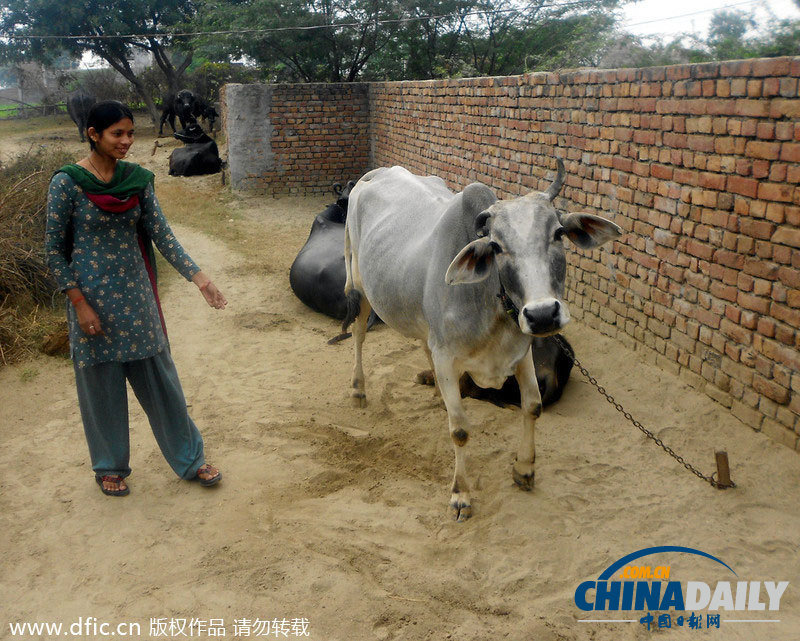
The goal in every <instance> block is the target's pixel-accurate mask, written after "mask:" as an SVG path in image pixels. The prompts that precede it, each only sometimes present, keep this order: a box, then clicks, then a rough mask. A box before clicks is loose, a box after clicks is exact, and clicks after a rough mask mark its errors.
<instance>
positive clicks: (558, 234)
mask: <svg viewBox="0 0 800 641" xmlns="http://www.w3.org/2000/svg"><path fill="white" fill-rule="evenodd" d="M564 233H565V231H564V228H563V227H558V228H556V231H555V232H554V233H553V240H561V239H562V238H563V236H564Z"/></svg>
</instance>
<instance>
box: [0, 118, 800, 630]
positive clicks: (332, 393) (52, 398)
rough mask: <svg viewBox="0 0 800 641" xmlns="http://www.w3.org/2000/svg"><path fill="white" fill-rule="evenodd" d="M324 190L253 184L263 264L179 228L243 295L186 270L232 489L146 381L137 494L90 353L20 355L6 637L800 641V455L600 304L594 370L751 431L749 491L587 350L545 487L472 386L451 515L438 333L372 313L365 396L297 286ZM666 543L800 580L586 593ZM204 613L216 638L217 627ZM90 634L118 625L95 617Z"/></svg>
mask: <svg viewBox="0 0 800 641" xmlns="http://www.w3.org/2000/svg"><path fill="white" fill-rule="evenodd" d="M61 131H64V132H67V133H65V134H64V135H65V137H67V138H68V137H69V131H70V130H69V129H68V128H66V126H64V127H62V128H61ZM8 144H9V143H8V141H4V142H3V146H4V151H5V152H7V151H8V149H9V147H8V146H7V145H8ZM70 144H72V143H70ZM139 145H140V146H139V147H138V150H139V151H138V154H139V155H138V156H137V155H136V154H134V156H133V159H134V160H137V161H140V162H143V163H145V164H148V165H149V166H151V167H153V168H155V169H157V170H158V172H159V180H160V181H162V180H164V181H168V180H181V179H169V178H164V177H163V176H164V173H165V171H166V169H165V168H166V164H165V163H166V155H167V151H166V150H164V149H162V150H159V152H158V153H157V154H156V155H155V156H153V157H150V156H149V154H150V150H151V149H152V138H151V139H150V140H149V142H148V140H147V138H146V137H145V140H144V141H140V143H139ZM183 180H186V179H183ZM191 180H197V181H201V182H199V183H198V184H205V185H207V184H209V183H208V181H210V180H211V179H209V178H205V179H191ZM202 181H206V182H205V183H203V182H202ZM323 202H324V201H322V200H319V199H308V200H304V199H285V200H273V199H268V198H264V199H257V198H247V199H242V200H240V201H236V202H235V203H234V205H233V206H232V207H233V209H232V211H235V215H236V218H237V220H239V221H242V220H244V221H246V224H247V225H249V226H250V228H251V229H252V231H253V236H252V237H251V238H250V239H249V240H248V242H257V243H260V244H261V245H260V246H261V247H262V248H263V251H262V252H261V254H260V255H261V260H260V261H259V264H258V265H256V266H255V268H254V267H253V265H252V264H250V265H247V264H246V261H245V260H244V258H243V257H242V255H241V254H240V253H239V248H237V247H232V246H225V245H223V244H222V243H220V242H219V241H215V240H214V239H213V238H210V237H209V236H208V235H206V234H204V233H203V232H201V231H199V230H196V229H192V228H190V227H188V226H185V225H174V227H175V230H176V232H177V234H178V237H179V238H180V239H181V241H182V242H183V244H184V246H185V247H186V248H187V249H188V251H189V253H190V254H191V255H192V256H193V257H194V258H195V260H196V261H197V262H198V263H199V264H200V265H201V266H202V267H203V268H204V269H205V270H206V271H207V272H209V273H210V274H211V275H212V276H213V277H214V279H215V281H216V282H217V283H218V284H219V286H220V287H221V289H222V290H223V291H224V292H225V294H226V295H227V297H228V300H229V302H230V305H229V307H228V309H227V310H225V311H223V312H218V311H215V310H212V309H210V308H209V307H207V306H206V305H205V303H204V301H203V300H202V298H201V297H200V295H199V294H198V293H197V292H196V290H195V289H194V287H192V286H190V285H188V284H186V283H184V282H182V281H172V283H171V284H170V286H169V287H168V288H167V290H166V291H165V292H164V296H163V298H164V309H165V315H166V320H167V325H168V328H169V329H170V336H171V340H172V347H173V355H174V359H175V362H176V363H177V366H178V370H179V372H180V374H181V377H182V381H183V385H184V390H185V392H186V396H187V399H188V402H189V403H190V405H191V407H190V411H191V414H192V416H193V417H194V419H195V422H196V423H197V424H198V426H199V427H200V429H201V431H202V432H203V434H204V437H205V441H206V451H207V456H208V458H209V460H210V461H211V462H213V463H214V464H216V465H218V466H219V467H220V468H221V469H222V470H223V472H224V475H225V478H224V480H223V482H222V483H221V484H220V486H218V487H216V488H213V489H210V490H209V489H205V488H202V487H200V486H198V485H196V484H192V483H187V482H185V481H180V480H179V479H177V478H175V477H174V475H172V473H171V471H170V469H169V468H168V466H167V464H166V463H165V461H164V460H163V458H162V457H161V455H160V453H159V452H158V450H157V447H156V445H155V442H154V439H153V438H152V436H151V434H150V431H149V427H148V425H147V423H146V420H145V418H144V416H143V414H142V412H141V410H140V409H139V408H138V406H137V405H136V402H135V400H134V399H133V397H132V396H131V403H130V405H131V442H132V467H133V470H134V471H133V474H132V475H131V477H130V479H129V482H130V486H131V494H130V496H128V497H126V498H124V499H116V498H109V497H105V496H103V495H102V494H101V493H100V492H99V490H98V488H97V486H96V485H95V483H94V480H93V479H92V473H91V467H90V463H89V460H88V454H87V450H86V445H85V442H84V438H83V433H82V428H81V422H80V416H79V413H78V408H77V401H76V393H75V388H74V380H73V374H72V369H71V365H70V363H69V362H68V361H65V360H63V359H57V358H48V357H41V358H38V359H34V360H32V361H29V362H26V363H23V364H20V365H17V366H12V367H6V368H3V369H2V370H0V407H1V408H2V410H1V411H0V514H1V515H2V516H0V518H2V528H3V533H4V536H3V537H2V539H0V570H1V571H0V586H2V599H0V625H1V626H2V627H0V638H3V639H5V638H11V634H10V628H9V625H8V624H9V623H10V622H11V623H20V622H35V621H41V622H56V623H57V622H60V623H62V624H63V625H64V630H65V631H67V630H68V629H69V626H70V625H72V624H74V623H76V622H78V621H81V620H82V621H84V622H85V621H86V620H87V617H96V619H97V620H98V621H99V622H101V623H102V622H106V623H110V624H111V625H112V626H113V627H112V628H111V629H112V630H113V629H114V628H115V627H116V626H117V625H119V624H126V623H138V624H139V625H140V626H141V634H140V635H136V636H134V637H129V638H141V639H158V638H161V639H163V638H183V637H181V636H180V634H179V628H173V629H172V630H171V631H159V630H158V629H155V630H153V629H151V620H153V619H159V618H162V619H163V620H164V621H165V622H169V621H170V620H172V622H173V624H174V625H177V626H180V625H181V621H182V620H185V621H186V623H187V627H186V628H184V629H183V634H184V637H188V636H189V628H188V622H189V621H190V620H191V619H197V620H200V621H203V622H206V624H207V623H208V622H209V621H210V620H212V619H217V620H221V621H222V627H223V629H224V630H225V633H226V637H228V638H249V637H248V635H247V634H246V632H247V631H248V628H247V627H246V626H244V625H243V624H242V620H244V619H247V620H250V621H251V622H253V621H255V620H256V619H260V620H262V621H263V620H269V621H272V620H273V619H278V620H281V619H286V620H287V622H289V624H291V622H293V621H294V622H297V621H298V620H302V619H305V620H306V621H307V622H308V627H307V636H305V637H300V636H298V635H299V634H300V632H299V628H293V627H291V626H290V627H287V628H286V636H284V635H282V634H278V636H276V635H275V634H274V633H273V631H274V627H273V628H271V631H270V637H271V638H273V639H274V638H309V639H313V640H315V641H350V640H353V641H360V640H372V639H377V640H381V639H392V640H395V639H396V640H401V639H402V640H405V639H408V640H417V639H419V640H422V639H431V640H439V639H457V640H462V639H463V640H478V639H480V640H485V639H509V640H520V641H521V640H531V639H536V640H550V639H597V640H611V639H640V638H647V637H648V636H649V635H650V634H659V636H660V637H661V636H662V635H664V636H668V637H669V638H678V639H682V638H693V639H694V638H697V636H698V634H704V635H706V634H707V635H708V636H709V637H710V636H711V635H716V636H715V638H724V639H770V640H771V639H775V640H783V639H787V640H788V639H797V638H800V632H798V630H800V592H799V590H800V563H798V552H799V551H800V550H799V546H798V538H799V537H800V535H799V534H798V533H800V509H798V508H800V501H798V481H800V458H798V456H797V455H796V454H795V453H793V452H791V451H789V450H788V449H787V448H785V447H782V446H780V445H778V444H776V443H774V442H772V441H770V440H769V439H768V438H766V437H765V436H763V435H761V434H758V433H754V432H753V431H752V430H750V429H749V428H748V427H746V426H744V425H743V424H741V423H739V422H738V421H737V420H736V419H735V418H733V417H732V416H731V415H730V414H729V413H728V412H727V410H725V409H724V408H723V407H722V406H720V405H718V404H716V403H714V402H713V401H712V400H710V399H709V398H708V397H706V396H704V395H702V394H700V393H698V392H696V391H695V390H693V389H692V388H690V387H688V386H687V385H686V384H685V383H684V382H683V381H682V380H681V379H679V378H677V377H676V376H674V375H673V374H671V373H668V372H664V371H661V370H659V369H657V368H656V367H654V366H653V365H651V364H649V363H648V362H646V360H645V359H643V358H642V355H641V354H640V353H638V352H636V351H632V350H630V349H628V348H626V347H624V346H622V345H620V344H619V343H618V342H616V341H615V340H612V339H611V338H609V337H607V336H604V335H602V334H600V333H598V332H597V331H595V330H592V329H590V328H588V327H587V326H585V325H583V324H581V323H580V322H578V321H576V322H573V323H572V324H571V325H570V326H569V327H568V329H567V331H566V335H567V337H568V338H569V340H570V341H571V342H572V344H573V346H574V347H575V350H576V353H577V355H578V356H579V358H581V360H582V361H583V362H584V364H585V365H586V367H587V368H588V369H589V370H590V371H591V372H592V374H593V375H594V376H596V377H597V378H598V379H599V380H600V381H601V383H603V384H605V385H606V387H607V388H608V389H609V391H610V392H611V393H612V394H614V395H615V396H616V397H617V398H618V400H620V401H621V402H622V403H623V404H624V405H625V406H626V407H627V408H628V409H629V410H630V411H631V412H632V413H633V414H634V415H635V416H636V417H637V418H638V419H639V420H640V421H642V422H643V423H644V424H645V425H647V426H650V427H651V428H652V429H653V430H654V431H655V432H656V433H657V434H658V435H659V436H660V437H662V438H663V439H664V440H665V441H667V442H668V443H669V444H671V445H672V446H673V447H674V448H675V449H676V450H678V451H679V452H680V453H681V454H683V455H684V456H685V457H686V458H687V459H688V460H690V461H692V462H695V463H696V464H697V465H698V466H699V467H701V468H702V469H703V470H706V471H708V472H710V471H711V469H712V468H713V451H714V449H715V448H724V449H727V451H728V452H729V454H730V459H731V464H732V474H733V478H734V480H735V481H736V482H737V483H738V484H739V487H738V489H735V490H728V491H725V492H722V491H718V490H715V489H712V488H711V487H710V486H709V485H707V484H706V483H703V482H701V481H700V480H698V479H697V478H696V477H694V476H693V475H692V474H690V473H689V472H687V471H686V470H685V469H683V468H682V467H681V466H680V465H679V464H677V463H676V462H675V461H673V460H672V459H670V458H669V457H668V456H666V455H665V454H664V453H663V452H662V451H661V450H659V449H658V448H656V447H655V446H654V445H653V444H652V443H650V442H649V441H647V440H646V439H645V438H644V437H643V436H642V435H641V434H640V433H639V432H637V431H636V429H635V428H634V427H633V426H631V425H630V424H628V423H626V422H625V421H624V419H623V418H622V417H621V416H620V414H619V413H617V412H616V411H615V410H614V409H613V407H611V406H610V405H609V404H608V403H607V402H606V401H605V400H604V399H603V398H602V397H601V396H600V395H599V394H598V393H597V392H596V391H595V390H594V389H593V388H592V387H591V386H590V385H589V384H588V383H587V382H586V381H585V380H583V379H582V377H581V375H580V373H579V372H577V371H573V376H572V379H571V381H570V383H569V384H568V386H567V389H566V392H565V394H564V397H563V398H562V400H561V401H560V402H559V403H557V404H556V405H555V406H553V407H551V408H549V409H548V410H547V411H546V412H545V414H544V415H543V416H542V418H541V419H540V420H539V422H538V424H537V427H538V430H537V446H538V451H537V454H538V456H537V474H536V488H535V489H534V491H533V492H531V493H524V492H521V491H519V490H518V489H516V488H515V487H514V485H513V483H512V479H511V461H512V457H513V451H514V448H515V444H516V441H517V438H518V434H519V430H520V422H521V418H520V415H519V412H518V410H515V409H501V408H498V407H495V406H493V405H490V404H486V403H482V402H479V401H475V400H472V399H467V400H466V406H467V410H468V412H469V414H470V416H471V418H472V420H473V421H474V424H475V426H476V429H475V430H474V432H473V434H472V437H471V439H470V445H469V457H468V466H469V470H470V475H471V478H472V479H473V482H474V486H475V488H474V497H475V499H474V508H475V510H474V511H475V515H474V517H473V518H472V519H471V520H470V521H468V522H466V523H462V524H459V523H455V522H453V521H451V520H449V516H448V511H447V501H448V498H449V481H450V478H451V475H452V464H453V454H452V446H451V443H450V439H449V437H448V433H447V427H446V414H445V411H444V410H443V409H442V408H441V407H440V406H439V404H438V402H437V401H436V400H435V398H434V397H433V392H432V390H431V389H430V388H425V387H421V386H418V385H416V384H415V383H414V382H413V378H414V374H415V372H417V371H418V370H419V369H422V368H423V367H425V364H426V359H425V356H424V354H423V353H422V350H421V349H420V347H419V346H418V345H416V344H414V343H412V342H409V341H407V340H405V339H403V338H402V337H400V336H399V335H398V334H396V333H394V332H392V331H391V330H389V329H387V328H385V327H380V328H378V329H376V330H375V331H373V332H371V333H370V334H369V336H368V338H367V342H366V345H365V369H366V372H367V394H368V397H369V405H368V407H367V408H366V409H363V410H362V409H354V408H353V407H351V405H350V402H349V399H348V391H349V379H350V374H351V364H352V346H351V345H350V343H349V342H344V343H342V344H340V345H338V346H328V345H326V342H325V341H326V339H327V338H329V337H330V336H332V335H334V334H335V333H337V331H338V328H337V323H336V322H335V321H333V320H331V319H328V318H326V317H324V316H321V315H319V314H315V313H313V312H311V311H310V310H308V309H307V308H305V307H304V306H303V305H302V304H301V303H300V302H299V301H298V300H297V299H295V298H294V296H293V295H292V293H291V290H290V289H289V285H288V270H289V266H290V264H291V262H292V260H293V258H294V256H295V254H296V253H297V251H298V250H299V248H300V247H301V246H302V245H303V243H304V242H305V238H306V235H307V233H308V229H309V227H310V225H311V221H312V220H313V217H314V215H315V213H316V212H318V211H319V209H320V206H321V204H322V203H323ZM167 214H168V215H169V212H167ZM32 373H34V374H37V375H32ZM657 545H673V546H686V547H692V548H697V549H699V550H702V551H704V552H707V553H709V554H712V555H714V556H716V557H718V558H720V559H721V560H723V561H725V562H726V563H727V564H728V565H729V566H730V567H731V568H732V569H733V570H735V572H736V576H733V575H732V574H731V573H730V572H729V571H728V570H726V569H725V568H722V566H719V565H718V564H715V563H713V562H712V561H709V560H706V559H702V558H700V557H696V556H691V555H687V554H678V553H671V554H661V555H657V556H654V557H650V558H646V559H641V560H640V561H639V562H638V564H650V565H654V566H655V565H670V566H671V568H672V574H671V577H670V578H671V579H673V580H679V581H682V582H684V583H685V582H686V581H689V580H696V581H706V582H708V583H710V584H712V586H713V585H714V584H715V583H716V582H717V581H740V580H741V581H762V582H763V581H777V580H787V581H790V585H789V587H788V588H787V590H786V592H785V594H784V596H783V599H782V600H781V608H780V612H769V611H766V612H722V617H721V619H722V623H721V627H720V629H719V630H709V631H708V632H706V631H705V627H706V623H707V621H706V619H705V617H704V618H703V628H704V630H703V632H697V631H694V630H687V629H686V628H685V627H684V628H676V627H674V624H673V629H671V630H660V631H655V632H650V633H648V632H647V631H646V630H645V629H644V627H643V626H641V625H640V624H639V623H638V622H633V623H588V622H582V620H585V619H606V620H608V619H638V617H639V616H641V615H642V613H640V612H633V613H631V612H608V611H599V612H583V611H581V610H579V609H578V608H577V607H576V605H575V603H574V594H575V589H576V588H577V586H578V585H579V584H580V583H581V582H582V581H586V580H594V579H596V577H597V576H598V575H599V574H600V572H602V570H604V569H605V568H606V567H607V566H609V565H610V564H611V563H612V562H614V561H616V560H617V559H619V558H620V557H622V556H624V555H626V554H629V553H631V552H634V551H636V550H639V549H641V548H646V547H651V546H657ZM761 600H762V601H765V600H766V597H765V595H764V594H763V588H762V597H761ZM81 617H82V619H81ZM731 619H771V620H772V622H770V623H760V624H759V623H732V622H730V620H731ZM197 630H198V628H194V629H193V630H192V632H193V635H192V636H193V637H194V638H210V636H211V634H209V633H208V632H202V633H198V632H197ZM259 631H260V632H261V633H264V632H265V628H263V627H261V628H256V627H250V628H249V632H250V634H249V636H252V637H255V636H256V634H257V633H258V632H259ZM236 632H239V633H240V634H238V635H236V634H235V633H236ZM17 638H19V637H17ZM26 638H54V637H52V636H48V635H41V636H37V635H27V636H26ZM80 638H87V639H94V638H107V637H103V636H102V635H101V634H94V633H93V630H92V629H90V630H89V633H85V630H84V633H82V634H81V635H80ZM262 638H269V637H265V636H263V634H262Z"/></svg>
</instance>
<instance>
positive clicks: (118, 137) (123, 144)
mask: <svg viewBox="0 0 800 641" xmlns="http://www.w3.org/2000/svg"><path fill="white" fill-rule="evenodd" d="M89 136H90V137H91V138H92V140H94V143H95V151H97V153H99V154H100V155H103V156H110V157H111V158H114V159H115V160H121V159H122V158H125V156H126V155H127V153H128V149H130V147H131V145H132V144H133V121H132V120H131V119H130V118H123V119H122V120H120V121H119V122H115V123H114V124H113V125H111V126H109V127H106V128H105V129H103V131H102V132H101V133H100V134H98V133H97V131H96V130H95V128H94V127H89Z"/></svg>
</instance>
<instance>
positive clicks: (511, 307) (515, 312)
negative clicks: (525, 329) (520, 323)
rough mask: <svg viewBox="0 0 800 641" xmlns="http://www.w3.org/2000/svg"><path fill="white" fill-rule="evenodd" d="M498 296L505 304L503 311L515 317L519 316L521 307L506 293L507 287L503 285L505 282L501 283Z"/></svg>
mask: <svg viewBox="0 0 800 641" xmlns="http://www.w3.org/2000/svg"><path fill="white" fill-rule="evenodd" d="M497 298H499V299H500V303H501V304H502V305H503V311H504V312H505V313H506V314H508V315H509V316H512V317H513V318H514V319H517V318H519V308H518V307H517V306H516V305H515V304H514V301H513V300H511V297H510V296H509V295H508V294H507V293H506V288H505V287H503V283H502V282H501V283H500V293H499V294H498V295H497Z"/></svg>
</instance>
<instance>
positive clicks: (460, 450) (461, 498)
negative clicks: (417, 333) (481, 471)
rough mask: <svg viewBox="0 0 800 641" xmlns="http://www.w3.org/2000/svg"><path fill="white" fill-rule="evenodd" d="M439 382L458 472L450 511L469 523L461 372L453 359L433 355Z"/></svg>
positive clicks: (468, 489) (465, 424) (465, 428)
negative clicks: (460, 382)
mask: <svg viewBox="0 0 800 641" xmlns="http://www.w3.org/2000/svg"><path fill="white" fill-rule="evenodd" d="M432 356H433V363H434V371H435V372H436V382H437V383H438V384H439V391H440V392H441V394H442V400H444V405H445V407H446V408H447V421H448V425H449V428H450V439H451V440H452V441H453V449H454V451H455V455H456V457H455V458H456V460H455V470H454V472H453V485H452V487H451V494H450V509H451V510H452V514H453V518H454V519H456V520H457V521H466V520H467V519H468V518H469V517H471V516H472V503H471V502H470V498H469V492H470V488H469V481H468V480H467V468H466V445H467V441H468V440H469V427H470V426H469V421H468V419H467V415H466V413H465V412H464V405H463V404H462V402H461V391H460V390H459V387H458V379H459V372H458V371H456V368H455V364H454V363H453V359H452V358H448V357H447V356H445V355H443V354H437V352H433V354H432Z"/></svg>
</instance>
